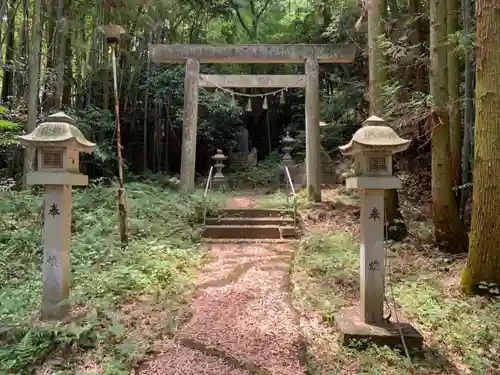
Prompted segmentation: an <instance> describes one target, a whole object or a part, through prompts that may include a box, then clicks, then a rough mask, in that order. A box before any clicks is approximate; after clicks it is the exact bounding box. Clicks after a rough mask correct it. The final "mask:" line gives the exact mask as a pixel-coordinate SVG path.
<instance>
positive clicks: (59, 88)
mask: <svg viewBox="0 0 500 375" xmlns="http://www.w3.org/2000/svg"><path fill="white" fill-rule="evenodd" d="M67 8H68V7H67V6H66V4H65V2H64V1H62V0H59V2H58V5H57V26H56V28H57V37H56V40H57V54H56V62H57V63H56V64H57V76H56V85H55V93H54V108H55V110H56V111H60V110H61V105H62V96H63V90H64V77H65V65H66V64H65V61H64V60H65V57H66V44H67V41H66V38H67V34H68V30H69V20H68V18H67V17H66V15H67Z"/></svg>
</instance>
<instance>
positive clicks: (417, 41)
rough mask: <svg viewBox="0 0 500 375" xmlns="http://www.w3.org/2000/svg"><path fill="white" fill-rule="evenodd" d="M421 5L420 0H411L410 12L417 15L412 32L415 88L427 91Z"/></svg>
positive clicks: (414, 15)
mask: <svg viewBox="0 0 500 375" xmlns="http://www.w3.org/2000/svg"><path fill="white" fill-rule="evenodd" d="M421 12H422V10H421V5H420V0H411V1H410V13H411V14H412V15H413V17H415V21H414V22H413V30H412V32H411V34H410V40H411V44H412V45H413V51H414V52H413V53H414V58H415V60H416V72H415V90H417V91H420V92H425V91H426V89H425V86H426V83H427V82H426V80H427V72H426V70H427V67H426V64H424V63H422V56H423V55H424V42H425V40H424V36H423V34H424V32H423V31H424V30H423V27H422V17H421V16H422V15H421Z"/></svg>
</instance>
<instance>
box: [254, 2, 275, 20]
mask: <svg viewBox="0 0 500 375" xmlns="http://www.w3.org/2000/svg"><path fill="white" fill-rule="evenodd" d="M270 2H271V0H266V2H265V3H264V5H263V6H262V8H261V9H260V10H259V13H258V14H257V16H256V17H255V18H256V19H257V20H259V18H260V16H262V13H264V12H265V10H266V9H267V7H268V6H269V3H270Z"/></svg>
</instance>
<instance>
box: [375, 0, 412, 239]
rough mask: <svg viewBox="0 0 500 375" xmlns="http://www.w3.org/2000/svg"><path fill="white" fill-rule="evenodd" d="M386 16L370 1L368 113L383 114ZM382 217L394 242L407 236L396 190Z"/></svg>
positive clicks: (380, 1) (383, 5) (379, 0)
mask: <svg viewBox="0 0 500 375" xmlns="http://www.w3.org/2000/svg"><path fill="white" fill-rule="evenodd" d="M386 15H387V1H386V0H372V2H371V4H370V8H369V10H368V47H369V54H368V64H369V77H370V85H369V86H370V114H372V115H377V116H382V113H383V112H384V108H383V105H384V104H383V92H382V87H383V85H384V83H385V82H386V81H387V61H386V59H385V57H384V54H383V51H382V48H381V46H380V42H379V38H380V37H381V36H383V35H385V28H384V18H385V17H386ZM384 195H385V198H384V202H385V217H386V222H387V226H388V232H387V235H388V238H389V239H393V240H396V241H399V240H402V239H403V238H404V237H406V235H407V233H408V232H407V228H406V224H405V222H404V219H403V215H401V211H400V210H399V199H398V191H397V190H396V189H390V190H386V191H385V194H384Z"/></svg>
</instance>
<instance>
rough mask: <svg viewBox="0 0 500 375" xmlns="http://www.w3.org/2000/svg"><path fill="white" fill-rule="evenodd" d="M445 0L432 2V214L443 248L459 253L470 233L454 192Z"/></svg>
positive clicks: (437, 240)
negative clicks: (465, 225) (446, 62)
mask: <svg viewBox="0 0 500 375" xmlns="http://www.w3.org/2000/svg"><path fill="white" fill-rule="evenodd" d="M446 1H447V0H431V1H430V23H431V30H430V60H431V63H430V65H431V68H430V92H431V96H432V106H433V111H434V112H433V118H432V127H433V129H432V139H431V149H432V215H433V221H434V237H435V239H436V242H437V244H438V246H439V247H440V249H442V250H443V251H446V252H450V253H458V252H462V251H466V249H467V235H466V232H465V229H464V227H463V224H462V222H461V220H460V218H459V216H458V210H457V204H456V201H455V195H454V194H453V180H452V168H451V159H450V124H449V115H448V108H447V104H448V85H447V67H446V64H443V61H446V59H447V51H446V37H447V29H446V17H447V15H446Z"/></svg>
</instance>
